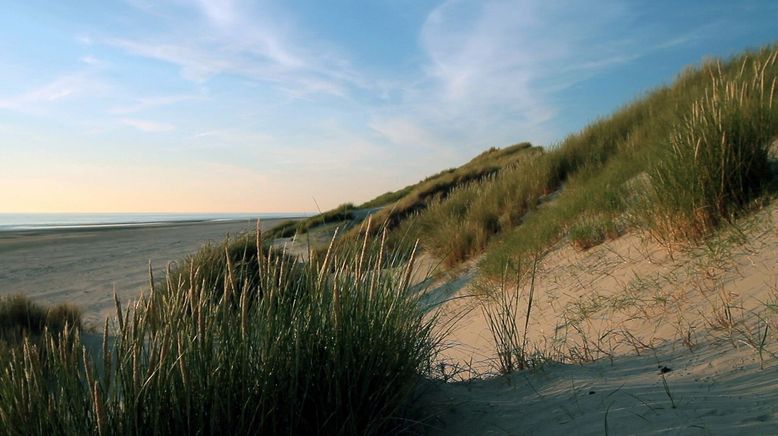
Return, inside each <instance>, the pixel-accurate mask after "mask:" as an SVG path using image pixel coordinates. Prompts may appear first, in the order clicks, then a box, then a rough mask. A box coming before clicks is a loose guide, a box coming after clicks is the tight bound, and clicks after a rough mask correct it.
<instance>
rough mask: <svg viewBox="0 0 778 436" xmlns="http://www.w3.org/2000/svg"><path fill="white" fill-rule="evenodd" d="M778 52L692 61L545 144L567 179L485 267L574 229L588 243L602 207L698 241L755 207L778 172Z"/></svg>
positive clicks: (496, 266)
mask: <svg viewBox="0 0 778 436" xmlns="http://www.w3.org/2000/svg"><path fill="white" fill-rule="evenodd" d="M776 53H778V52H777V51H776V48H775V47H774V46H768V47H766V48H763V49H761V50H758V51H753V52H747V53H744V54H742V55H740V56H738V57H735V58H733V59H731V60H729V61H726V62H708V63H705V64H703V65H702V66H700V67H696V68H688V69H686V70H685V71H684V72H683V73H681V74H680V75H679V76H678V78H677V80H676V81H675V83H673V84H672V85H669V86H665V87H662V88H659V89H657V90H656V91H653V92H652V93H650V94H648V95H647V96H646V97H644V98H642V99H640V100H638V101H636V102H634V103H631V104H630V105H628V106H626V107H624V108H622V109H621V110H619V111H617V112H616V113H614V114H613V115H611V116H610V117H609V118H605V119H602V120H599V121H597V122H595V123H593V124H591V125H590V126H588V127H586V128H585V129H584V130H583V131H582V132H581V133H578V134H575V135H571V136H569V137H568V138H567V139H565V140H564V141H563V142H562V143H561V144H560V145H559V146H558V147H557V148H555V149H552V150H551V151H548V152H547V153H545V154H543V155H542V156H541V157H540V158H539V160H544V161H547V162H544V164H545V165H550V166H551V167H552V168H554V169H555V170H556V171H555V172H554V173H553V174H554V175H555V176H556V177H550V178H548V179H547V180H548V182H549V183H548V185H547V187H548V188H549V189H554V188H555V187H557V188H558V187H562V186H563V187H564V189H562V190H561V191H560V194H559V196H558V198H556V199H555V200H553V201H552V202H549V204H547V205H543V207H538V208H536V209H531V210H530V211H529V213H527V214H526V216H525V217H524V218H523V219H522V220H521V224H520V225H518V226H515V227H514V228H512V229H507V231H503V233H504V236H503V237H501V238H499V241H498V242H497V243H495V244H493V245H490V246H489V247H488V248H487V250H486V251H487V253H486V257H485V259H484V260H483V262H482V263H481V266H482V267H483V270H484V271H485V272H486V273H487V274H489V275H491V276H499V275H500V274H501V272H502V270H503V269H504V268H505V265H506V264H517V263H518V262H519V261H520V260H521V259H522V258H526V257H527V256H531V254H532V253H534V252H537V251H538V250H543V249H545V248H549V247H552V246H553V245H554V244H556V243H557V242H559V241H560V240H562V239H563V238H565V237H569V238H570V239H571V242H572V243H573V244H574V245H575V244H576V243H577V242H576V241H578V242H581V243H582V245H581V248H584V246H588V245H591V244H592V243H596V242H598V240H599V239H602V236H607V234H603V235H600V234H599V233H603V232H600V231H599V230H598V229H596V228H594V227H597V226H594V227H593V226H592V225H591V224H592V223H590V222H588V220H589V219H590V217H593V216H603V217H605V222H606V223H607V222H608V221H614V220H615V221H618V222H619V223H620V224H619V226H622V225H626V226H630V227H633V228H637V229H640V230H645V231H648V232H649V233H650V234H651V235H653V236H654V237H655V238H657V239H659V240H661V241H666V242H669V241H679V240H680V241H691V242H696V241H698V240H699V238H701V237H705V236H706V235H708V234H710V232H711V231H713V230H714V229H715V228H716V227H717V226H719V225H720V224H722V223H724V222H728V221H730V220H731V219H732V217H733V216H736V215H738V214H739V213H741V212H742V211H744V210H745V209H747V208H748V207H749V202H750V201H752V200H754V199H755V198H757V197H758V196H759V195H760V194H761V193H762V192H763V190H764V188H765V187H766V186H767V185H768V183H770V180H771V178H772V177H773V176H772V175H771V174H770V171H769V165H768V160H767V148H768V146H769V145H770V141H771V140H772V139H774V138H775V137H776V135H778V116H777V115H776V112H777V109H778V108H777V107H776V105H777V103H775V102H774V100H775V99H776V97H775V94H776V91H778V90H777V89H776V86H774V85H773V84H774V83H775V82H776V77H778V68H777V67H776V57H777V56H778V54H776ZM498 179H499V176H498ZM490 183H491V182H490ZM482 189H484V188H482ZM526 193H527V191H526V190H524V191H515V192H514V193H512V195H513V196H515V197H518V198H526V195H527V194H526ZM615 221H614V222H615ZM595 224H596V223H595ZM603 230H605V232H604V233H607V229H603ZM618 230H622V229H621V228H619V229H618ZM495 239H497V238H495Z"/></svg>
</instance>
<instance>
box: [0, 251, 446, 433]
mask: <svg viewBox="0 0 778 436" xmlns="http://www.w3.org/2000/svg"><path fill="white" fill-rule="evenodd" d="M363 247H364V248H361V249H359V250H354V251H349V252H336V251H331V252H329V253H327V254H326V255H325V256H324V257H323V258H321V259H320V260H315V261H313V262H312V263H287V262H285V260H284V259H283V258H281V257H279V256H275V255H273V254H272V253H271V254H270V255H268V256H265V255H260V256H258V257H257V258H256V259H255V261H256V263H257V271H258V275H257V280H256V281H255V282H253V283H249V282H248V281H244V282H243V283H239V282H238V281H237V280H235V279H233V278H232V277H231V273H230V271H229V270H228V271H223V272H222V274H223V275H225V276H226V277H227V280H226V285H225V286H224V287H223V289H221V290H218V294H217V295H216V298H214V292H216V290H215V289H214V288H204V287H203V286H202V285H201V283H202V281H201V280H199V277H198V275H197V274H198V273H197V272H194V273H193V274H194V277H193V280H190V281H189V283H190V285H189V286H186V287H184V286H182V283H181V282H177V283H176V282H173V281H172V280H169V281H166V284H165V285H164V286H161V287H158V288H156V289H153V290H152V292H151V293H150V294H147V295H146V296H144V297H142V298H141V299H140V300H139V301H138V302H137V303H136V304H134V305H133V306H132V307H131V308H129V309H123V308H121V306H120V305H119V304H118V303H117V325H116V337H115V340H113V341H111V338H110V337H109V336H108V331H109V328H108V323H106V338H105V342H104V345H103V350H102V351H101V352H100V353H98V355H97V356H94V355H92V354H91V353H89V352H87V351H86V350H85V349H82V348H81V344H80V342H79V339H78V337H77V336H72V335H71V336H67V337H64V338H63V339H61V340H60V341H59V342H58V343H57V342H56V341H49V340H46V341H44V344H45V345H44V347H46V348H40V347H36V346H34V345H32V344H30V343H26V344H25V346H24V350H23V352H20V353H14V354H12V355H6V356H3V357H0V366H2V368H0V411H2V413H0V433H3V434H30V433H33V434H42V433H53V434H62V433H65V434H214V433H223V434H257V433H259V434H346V435H348V434H386V433H389V432H396V431H399V430H402V429H404V428H407V427H408V426H409V421H408V420H407V418H406V417H407V415H406V413H407V412H408V407H409V405H410V399H411V396H412V394H413V392H414V389H415V387H416V383H417V381H418V379H419V378H420V376H421V375H423V374H425V373H426V371H427V370H428V369H429V367H430V361H431V358H432V355H433V353H434V350H435V346H436V343H435V340H434V337H433V333H432V323H433V322H434V319H430V318H425V315H424V313H423V312H422V310H421V309H420V307H419V304H417V298H418V296H417V294H416V293H413V292H411V291H410V290H409V285H408V279H409V277H410V268H411V264H400V263H396V264H394V265H393V267H392V268H388V269H386V268H380V266H381V265H384V264H386V263H387V262H391V256H389V255H388V253H387V252H386V251H385V250H384V247H381V246H377V245H376V244H372V243H367V244H364V245H363ZM257 252H260V253H262V251H261V250H257ZM386 258H390V259H389V260H387V259H386ZM411 259H412V256H411ZM46 334H47V335H49V334H48V333H46Z"/></svg>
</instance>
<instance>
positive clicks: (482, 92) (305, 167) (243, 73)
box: [0, 0, 778, 212]
mask: <svg viewBox="0 0 778 436" xmlns="http://www.w3.org/2000/svg"><path fill="white" fill-rule="evenodd" d="M777 22H778V3H776V2H773V1H747V0H746V1H737V2H735V1H656V2H645V1H613V0H601V1H597V2H584V1H578V2H573V1H542V0H541V1H536V0H521V1H509V0H501V1H457V0H451V1H431V0H416V1H413V0H376V1H357V0H334V1H319V0H288V1H260V2H249V1H241V0H211V1H209V0H157V1H152V0H125V1H106V0H94V1H91V0H82V1H78V2H53V1H36V0H29V1H15V2H8V4H4V10H3V13H2V14H1V15H0V65H2V66H3V68H1V69H0V156H2V158H0V212H43V211H49V212H79V211H80V212H174V211H175V212H220V211H221V212H236V211H266V212H277V211H311V210H315V208H316V206H315V202H317V203H318V204H319V205H320V206H321V207H322V208H329V207H333V206H335V205H337V204H339V203H342V202H345V201H355V202H360V201H364V200H367V199H369V198H371V197H373V196H375V195H378V194H380V193H382V192H385V191H387V190H393V189H398V188H401V187H403V186H405V185H407V184H409V183H413V182H415V181H417V180H419V179H421V178H423V177H425V176H427V175H429V174H431V173H434V172H437V171H440V170H442V169H445V168H448V167H451V166H455V165H459V164H461V163H463V162H465V161H466V160H468V159H469V158H470V157H472V156H474V155H476V154H478V153H479V152H481V151H482V150H483V149H485V148H488V147H491V146H505V145H509V144H512V143H515V142H520V141H525V140H526V141H531V142H533V143H535V144H538V145H544V146H553V145H554V144H555V143H557V142H558V141H560V140H561V139H563V138H564V137H565V136H566V135H568V134H570V133H573V132H575V131H577V130H579V129H581V128H582V127H584V126H585V125H586V124H587V123H589V122H590V121H592V120H594V119H596V118H597V117H600V116H603V115H607V114H608V113H610V112H612V111H613V110H615V109H616V108H618V107H619V106H620V105H622V104H624V103H626V102H628V101H630V100H632V99H634V98H635V97H637V96H639V95H641V94H642V93H645V92H646V91H648V90H650V89H652V88H654V87H656V86H658V85H661V84H664V83H668V82H669V81H671V80H672V79H673V77H675V75H676V74H677V73H678V72H679V71H680V70H681V69H682V68H683V66H685V65H688V64H696V63H698V62H699V61H700V60H701V59H703V58H704V57H706V56H724V57H726V56H729V55H732V54H734V53H736V52H738V51H740V50H743V49H745V48H749V47H758V46H760V45H763V44H765V43H770V42H775V41H776V40H777V39H778V31H777V30H778V27H776V24H775V23H777ZM314 199H315V202H314Z"/></svg>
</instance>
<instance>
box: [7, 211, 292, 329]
mask: <svg viewBox="0 0 778 436" xmlns="http://www.w3.org/2000/svg"><path fill="white" fill-rule="evenodd" d="M286 219H294V218H293V217H279V218H265V219H262V218H260V222H261V225H262V228H263V230H269V229H271V228H273V227H274V226H277V225H279V224H280V223H282V222H283V221H285V220H286ZM255 228H256V220H254V219H248V218H243V219H235V220H226V221H202V220H201V221H192V220H190V221H183V222H181V221H176V222H173V221H168V222H164V223H158V224H153V225H149V224H140V225H130V226H128V225H119V226H110V227H105V226H103V227H76V228H66V229H62V228H48V229H34V230H10V231H0V265H2V268H0V296H6V295H12V294H17V293H18V294H23V295H26V296H27V297H29V298H31V299H33V300H34V301H36V302H38V303H41V304H45V305H52V304H59V303H70V304H74V305H76V306H78V307H79V308H80V309H81V310H82V311H83V313H84V321H85V322H86V323H87V324H88V325H102V323H103V322H104V321H105V319H106V317H109V316H112V315H113V314H114V312H115V305H114V302H113V295H114V292H116V294H117V295H118V297H119V300H120V301H122V303H123V304H125V303H129V302H131V301H134V300H135V299H137V298H138V296H139V295H140V293H141V291H142V290H143V289H145V287H146V286H147V285H148V280H149V262H151V265H152V267H153V268H154V271H155V275H156V276H162V277H164V274H165V269H166V268H167V266H168V264H170V263H171V262H172V263H175V262H178V261H180V260H182V259H184V258H185V257H186V256H187V255H189V254H191V253H193V252H195V251H196V250H197V249H198V248H199V247H201V246H202V245H203V244H208V243H210V244H221V243H223V241H224V238H225V237H227V236H228V235H231V236H236V235H240V234H242V233H245V232H251V231H252V230H254V229H255Z"/></svg>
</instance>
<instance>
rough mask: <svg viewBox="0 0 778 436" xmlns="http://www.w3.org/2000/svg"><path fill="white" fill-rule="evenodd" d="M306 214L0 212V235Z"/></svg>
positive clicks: (261, 219)
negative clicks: (50, 213)
mask: <svg viewBox="0 0 778 436" xmlns="http://www.w3.org/2000/svg"><path fill="white" fill-rule="evenodd" d="M308 216H310V214H305V213H288V214H286V213H278V214H276V213H264V214H263V213H258V214H245V215H244V214H223V215H218V214H52V215H49V214H0V235H4V234H9V233H13V234H40V233H49V232H69V231H74V232H78V231H85V230H89V231H92V230H111V229H129V228H142V227H168V226H178V225H190V224H204V223H240V222H256V221H257V220H260V221H277V220H290V219H300V218H305V217H308Z"/></svg>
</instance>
